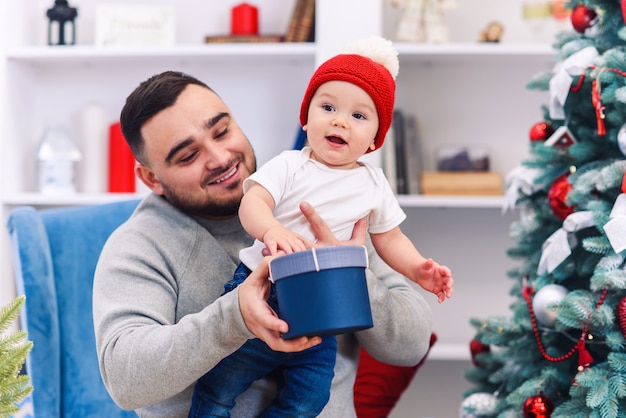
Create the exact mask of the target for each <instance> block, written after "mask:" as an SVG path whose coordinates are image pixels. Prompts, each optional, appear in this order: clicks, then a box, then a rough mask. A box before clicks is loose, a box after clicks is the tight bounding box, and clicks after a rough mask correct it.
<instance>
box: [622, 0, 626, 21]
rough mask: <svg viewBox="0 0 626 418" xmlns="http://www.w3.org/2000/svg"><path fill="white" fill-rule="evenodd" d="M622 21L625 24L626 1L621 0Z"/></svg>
mask: <svg viewBox="0 0 626 418" xmlns="http://www.w3.org/2000/svg"><path fill="white" fill-rule="evenodd" d="M622 19H624V23H626V0H622Z"/></svg>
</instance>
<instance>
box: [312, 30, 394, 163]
mask: <svg viewBox="0 0 626 418" xmlns="http://www.w3.org/2000/svg"><path fill="white" fill-rule="evenodd" d="M398 68H399V63H398V52H397V51H396V50H395V49H394V48H393V46H392V44H391V41H388V40H386V39H383V38H378V37H375V38H370V39H366V40H362V41H358V42H355V43H353V44H351V45H349V46H348V47H347V48H346V53H343V54H340V55H336V56H335V57H333V58H330V59H329V60H328V61H326V62H325V63H323V64H322V65H320V67H319V68H318V69H317V70H316V71H315V73H314V74H313V77H311V81H310V82H309V86H308V87H307V89H306V92H305V93H304V99H303V100H302V105H301V107H300V123H301V124H302V126H304V125H306V123H307V119H308V115H309V105H310V103H311V99H312V98H313V95H314V94H315V92H316V91H317V89H318V88H319V86H321V85H322V84H324V83H326V82H328V81H347V82H349V83H352V84H354V85H356V86H359V87H360V88H362V89H363V90H365V91H366V92H367V94H369V96H370V97H371V98H372V100H373V101H374V105H375V106H376V111H377V112H378V121H379V126H378V132H377V134H376V138H375V139H374V146H375V147H376V148H375V149H378V148H380V147H381V145H382V144H383V141H384V140H385V135H387V131H388V130H389V127H390V126H391V119H392V115H393V106H394V100H395V92H396V81H395V78H396V76H397V75H398ZM370 151H373V150H371V149H370V150H368V152H370Z"/></svg>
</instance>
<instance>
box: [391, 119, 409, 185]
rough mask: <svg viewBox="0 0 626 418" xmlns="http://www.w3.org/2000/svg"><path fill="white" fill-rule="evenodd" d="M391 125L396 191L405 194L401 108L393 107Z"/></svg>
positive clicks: (405, 179)
mask: <svg viewBox="0 0 626 418" xmlns="http://www.w3.org/2000/svg"><path fill="white" fill-rule="evenodd" d="M391 126H392V127H393V144H394V150H395V154H396V193H398V194H407V192H408V186H407V184H406V183H407V176H406V149H405V148H406V145H405V142H406V140H405V132H404V113H403V112H402V111H401V110H399V109H394V111H393V119H392V121H391Z"/></svg>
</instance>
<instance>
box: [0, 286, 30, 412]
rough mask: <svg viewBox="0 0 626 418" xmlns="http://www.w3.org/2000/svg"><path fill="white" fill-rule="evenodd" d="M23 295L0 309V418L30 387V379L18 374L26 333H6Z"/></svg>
mask: <svg viewBox="0 0 626 418" xmlns="http://www.w3.org/2000/svg"><path fill="white" fill-rule="evenodd" d="M25 300H26V298H25V297H24V296H19V297H17V298H15V299H14V300H13V301H12V302H10V303H9V304H8V305H7V306H5V307H3V308H2V309H0V418H8V417H10V416H11V415H14V414H15V413H17V412H18V411H19V409H18V407H17V406H16V404H17V403H19V402H20V401H21V400H23V399H24V398H25V397H26V396H28V394H29V393H30V392H31V391H32V390H33V387H32V386H31V385H30V384H29V382H30V378H29V377H28V376H26V375H23V374H20V370H21V369H22V366H23V365H24V362H25V361H26V357H27V356H28V353H29V352H30V350H31V349H32V348H33V343H32V341H25V339H26V332H24V331H14V332H11V333H8V334H6V331H7V330H8V329H9V328H10V326H11V324H12V323H13V321H15V319H16V318H17V317H18V315H19V312H20V309H21V308H22V306H23V305H24V302H25Z"/></svg>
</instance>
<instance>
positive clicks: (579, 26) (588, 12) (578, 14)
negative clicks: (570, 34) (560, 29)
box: [571, 4, 598, 33]
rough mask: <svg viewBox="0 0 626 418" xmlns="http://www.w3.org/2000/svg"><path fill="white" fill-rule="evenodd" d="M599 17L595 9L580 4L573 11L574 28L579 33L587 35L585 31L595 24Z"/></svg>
mask: <svg viewBox="0 0 626 418" xmlns="http://www.w3.org/2000/svg"><path fill="white" fill-rule="evenodd" d="M597 17H598V14H597V13H596V12H595V11H594V10H593V9H589V8H588V7H587V6H585V5H584V4H579V5H578V6H576V7H574V10H572V17H571V19H572V26H573V27H574V29H576V31H577V32H580V33H585V30H587V29H589V28H590V27H591V26H593V25H594V24H595V20H596V18H597Z"/></svg>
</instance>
